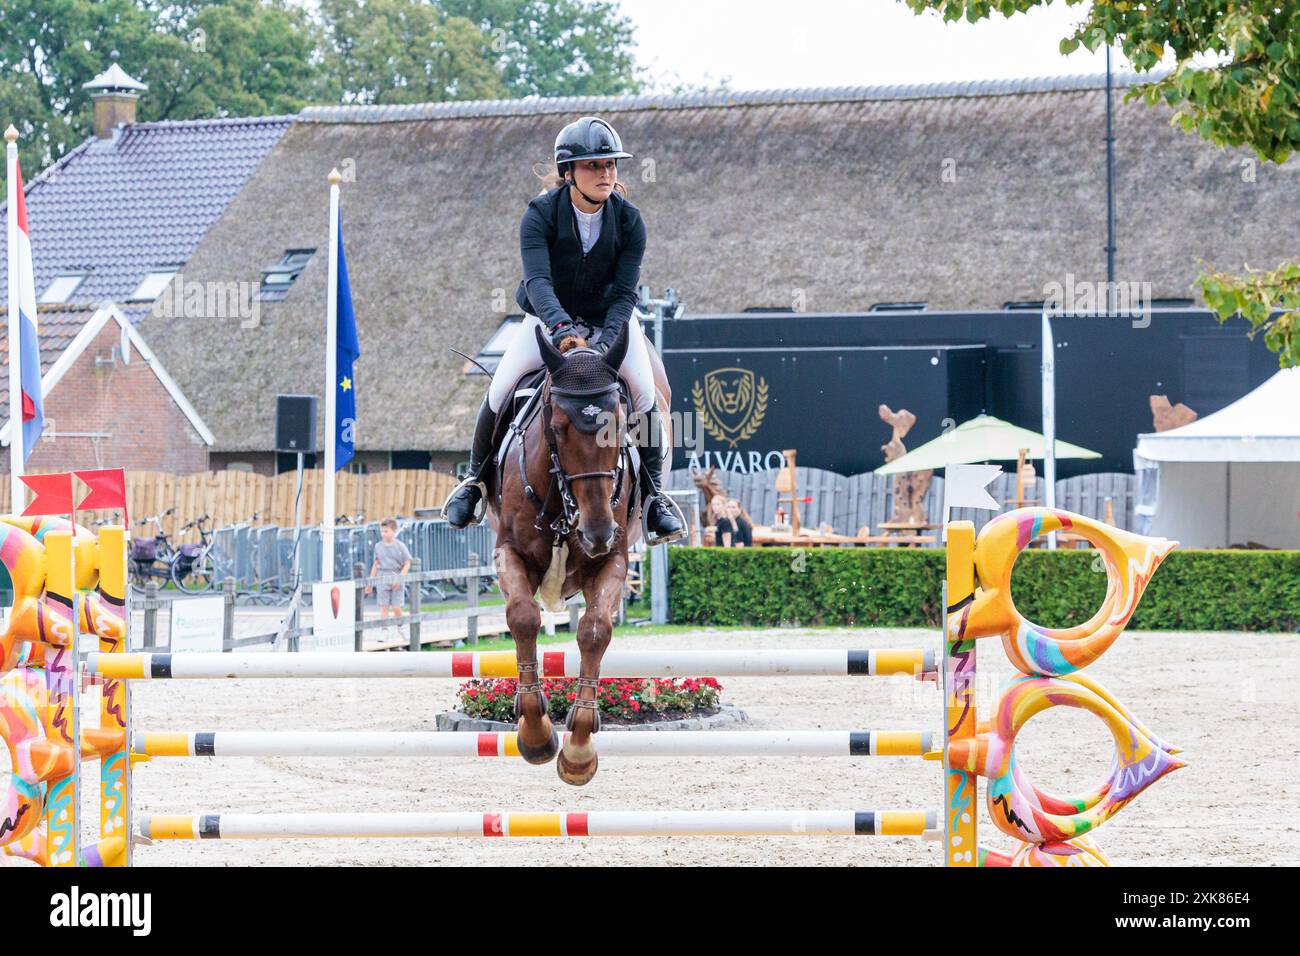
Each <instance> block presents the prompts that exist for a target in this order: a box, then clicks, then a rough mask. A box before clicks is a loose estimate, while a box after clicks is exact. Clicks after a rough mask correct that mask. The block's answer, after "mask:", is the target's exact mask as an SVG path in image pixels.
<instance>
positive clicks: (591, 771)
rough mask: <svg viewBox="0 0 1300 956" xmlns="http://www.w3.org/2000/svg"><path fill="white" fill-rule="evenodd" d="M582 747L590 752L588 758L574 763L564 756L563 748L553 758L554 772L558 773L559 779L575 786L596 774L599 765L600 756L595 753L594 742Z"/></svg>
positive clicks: (579, 785)
mask: <svg viewBox="0 0 1300 956" xmlns="http://www.w3.org/2000/svg"><path fill="white" fill-rule="evenodd" d="M583 749H585V750H589V751H590V752H591V759H590V760H586V761H584V762H582V763H574V762H572V761H570V760H569V759H568V758H567V757H566V756H565V752H564V750H561V751H560V754H559V756H558V757H556V758H555V772H556V773H558V774H559V775H560V779H561V780H563V781H564V782H565V783H568V784H572V785H573V786H575V787H581V786H584V785H585V784H586V783H587V782H588V781H589V780H591V778H592V777H594V776H596V768H597V767H599V766H600V757H599V756H598V755H597V753H596V746H595V744H594V743H593V744H588V745H587V746H586V747H585V748H583Z"/></svg>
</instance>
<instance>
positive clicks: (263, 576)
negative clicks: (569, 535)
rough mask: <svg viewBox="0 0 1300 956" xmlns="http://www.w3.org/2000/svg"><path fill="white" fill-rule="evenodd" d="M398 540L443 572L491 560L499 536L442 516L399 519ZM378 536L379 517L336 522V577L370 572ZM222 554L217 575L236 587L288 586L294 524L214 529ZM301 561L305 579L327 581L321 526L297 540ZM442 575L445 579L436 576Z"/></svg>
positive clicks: (305, 529) (424, 564)
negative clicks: (356, 522)
mask: <svg viewBox="0 0 1300 956" xmlns="http://www.w3.org/2000/svg"><path fill="white" fill-rule="evenodd" d="M397 539H398V540H399V541H401V542H402V543H403V544H405V545H406V547H407V549H408V550H409V551H410V552H411V556H412V557H413V558H415V559H417V560H418V561H419V562H420V567H422V568H424V569H425V570H426V571H445V570H449V569H453V568H464V567H468V566H470V565H471V564H475V563H478V564H490V563H491V561H492V551H493V549H494V548H495V546H496V536H495V535H494V534H493V532H492V529H491V528H490V527H489V526H488V525H487V524H486V523H484V524H479V525H475V526H474V527H471V528H465V529H463V530H457V529H455V528H452V527H451V526H450V525H449V524H447V522H446V521H443V520H428V519H416V520H404V521H399V522H398V529H397ZM379 540H380V533H379V522H377V521H372V522H368V523H367V524H361V525H338V526H337V527H335V529H334V575H333V576H334V579H335V580H338V579H347V578H351V577H353V576H354V568H355V567H356V566H357V565H361V574H363V575H364V574H368V573H369V571H370V565H371V562H372V561H373V560H374V553H375V545H376V544H377V543H378V542H379ZM213 542H214V544H215V546H216V550H217V553H218V558H217V571H218V573H217V578H218V580H224V579H225V578H227V577H230V578H234V579H235V587H236V589H237V590H238V591H241V592H247V591H252V590H254V589H258V590H262V589H272V590H278V591H287V590H289V589H290V588H291V587H292V583H293V563H294V529H293V528H281V527H277V526H276V525H260V526H258V527H252V526H250V525H246V524H241V525H232V526H230V527H225V528H218V529H217V530H216V531H215V532H213ZM297 550H298V561H299V567H300V571H301V575H302V581H303V583H304V584H311V583H312V582H314V581H320V580H323V578H324V575H322V574H321V570H322V569H321V556H322V547H321V529H320V528H319V527H317V526H311V527H303V528H302V529H301V532H300V534H299V536H298V541H297ZM438 580H441V579H438Z"/></svg>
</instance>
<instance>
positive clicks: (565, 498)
mask: <svg viewBox="0 0 1300 956" xmlns="http://www.w3.org/2000/svg"><path fill="white" fill-rule="evenodd" d="M619 390H620V389H619V384H618V382H617V381H614V382H611V383H610V384H609V385H607V386H605V387H604V388H601V389H598V390H595V391H592V390H589V389H582V390H580V391H579V390H567V389H559V388H555V387H554V386H553V385H552V384H551V376H550V374H549V373H548V374H547V376H546V379H545V381H544V382H543V384H542V399H541V405H542V436H543V438H545V440H546V448H547V452H548V454H549V455H550V459H551V467H550V468H549V469H548V470H547V471H548V474H550V476H551V481H550V484H549V485H548V486H547V489H546V494H545V496H541V497H539V496H538V494H537V491H536V490H535V489H534V488H533V486H532V483H531V482H530V481H529V480H528V463H527V458H528V443H527V441H525V437H524V432H525V430H526V428H520V427H519V426H518V425H516V424H515V423H514V422H511V424H510V428H511V430H512V431H514V432H515V435H516V436H517V437H518V439H519V459H518V460H519V481H520V482H521V483H522V484H523V486H524V495H525V496H527V498H528V500H529V501H531V502H532V504H533V507H535V508H536V509H537V520H536V521H535V522H534V523H533V527H534V528H536V529H537V530H538V531H541V532H545V531H546V530H548V528H549V530H550V532H551V534H552V536H553V540H555V541H557V542H558V541H560V540H562V539H564V538H567V537H568V536H569V534H570V533H571V532H572V531H573V529H574V527H575V526H576V525H577V523H578V501H577V499H576V498H575V497H574V496H573V488H572V483H573V482H575V481H581V480H583V479H586V478H612V479H613V480H614V492H613V494H612V495H611V496H610V499H609V506H610V508H617V507H618V503H619V500H620V499H621V498H622V495H623V475H624V468H625V466H626V468H627V470H629V471H630V470H631V461H630V460H629V459H628V445H627V435H626V433H625V431H624V430H623V429H622V428H620V429H619V451H618V462H617V463H616V464H615V466H614V467H613V468H610V469H608V470H606V471H583V472H578V473H577V474H572V475H571V474H569V473H568V472H566V471H565V470H564V465H563V464H561V462H560V450H559V447H558V445H557V442H556V437H555V426H554V425H553V424H552V418H553V406H552V404H551V396H552V395H553V394H554V395H559V396H561V397H562V398H583V399H595V398H599V397H600V396H602V395H607V394H609V393H610V392H617V391H619ZM557 489H558V491H559V497H560V511H559V514H557V515H556V516H555V518H554V520H552V521H551V522H550V524H549V525H547V508H546V502H548V501H550V500H551V495H552V494H554V493H555V492H556V490H557ZM635 494H636V482H632V489H631V491H630V492H629V498H632V497H634V496H635ZM634 505H635V502H634V501H629V513H630V509H631V507H633V506H634Z"/></svg>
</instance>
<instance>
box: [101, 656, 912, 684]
mask: <svg viewBox="0 0 1300 956" xmlns="http://www.w3.org/2000/svg"><path fill="white" fill-rule="evenodd" d="M540 656H541V665H542V676H543V677H577V676H578V674H579V666H580V664H581V655H580V653H579V652H578V651H576V650H573V651H546V652H544V653H542V654H541V655H540ZM86 670H87V672H88V673H90V674H93V675H95V676H98V677H104V678H112V679H117V680H209V679H213V680H219V679H235V678H243V677H248V678H267V679H272V678H329V679H337V678H344V677H363V678H377V677H393V678H398V677H419V678H426V677H427V678H432V677H458V678H462V679H464V678H471V677H514V676H515V674H516V671H515V654H514V651H452V652H450V653H447V652H436V651H435V652H429V653H424V654H355V653H347V652H343V653H319V654H303V653H298V654H273V653H265V654H258V653H252V654H88V655H87V656H86ZM934 673H935V652H934V651H932V650H888V649H881V650H869V651H860V650H842V649H841V650H717V651H618V650H614V651H610V652H609V653H608V654H606V655H605V658H604V660H603V661H602V662H601V667H600V675H601V677H695V676H699V675H701V674H707V675H709V676H714V677H745V676H764V677H782V676H786V677H806V676H820V677H835V676H839V677H886V676H890V675H894V674H914V675H919V676H923V675H926V674H934Z"/></svg>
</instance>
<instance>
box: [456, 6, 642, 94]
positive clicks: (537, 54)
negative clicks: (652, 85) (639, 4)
mask: <svg viewBox="0 0 1300 956" xmlns="http://www.w3.org/2000/svg"><path fill="white" fill-rule="evenodd" d="M439 6H440V7H441V8H442V9H443V11H444V12H445V14H446V15H447V16H448V17H464V18H465V19H467V20H469V21H471V22H472V23H474V24H475V25H477V26H478V28H479V29H480V30H481V31H482V32H483V34H484V36H486V37H488V39H489V42H490V44H491V49H492V52H493V53H494V54H495V62H496V64H497V67H498V69H499V70H500V75H501V78H502V81H503V82H504V83H505V88H506V91H507V95H509V96H519V97H522V96H602V95H616V94H620V93H636V92H638V91H639V89H640V84H639V82H638V80H637V78H636V64H635V62H634V59H633V55H632V49H633V43H632V23H631V21H630V20H628V19H627V18H625V17H623V16H622V15H621V14H620V13H619V10H618V6H617V4H614V3H605V2H595V3H591V2H585V0H442V2H441V3H439Z"/></svg>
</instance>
